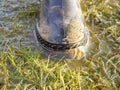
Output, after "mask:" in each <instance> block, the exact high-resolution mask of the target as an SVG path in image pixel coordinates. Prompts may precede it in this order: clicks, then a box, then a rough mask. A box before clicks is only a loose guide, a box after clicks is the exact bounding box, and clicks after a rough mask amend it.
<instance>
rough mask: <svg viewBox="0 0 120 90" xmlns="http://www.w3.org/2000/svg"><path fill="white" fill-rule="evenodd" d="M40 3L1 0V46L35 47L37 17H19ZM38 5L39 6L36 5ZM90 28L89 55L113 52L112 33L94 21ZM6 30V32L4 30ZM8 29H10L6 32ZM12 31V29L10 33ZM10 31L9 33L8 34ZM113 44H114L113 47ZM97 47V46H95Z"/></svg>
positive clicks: (37, 1)
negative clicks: (97, 26)
mask: <svg viewBox="0 0 120 90" xmlns="http://www.w3.org/2000/svg"><path fill="white" fill-rule="evenodd" d="M35 4H38V5H39V4H40V3H39V0H34V1H33V0H0V44H1V45H0V48H1V49H3V47H6V46H7V44H10V45H12V46H13V45H16V46H18V45H19V46H21V45H23V46H26V47H35V46H36V45H35V42H34V38H33V31H34V29H35V25H34V19H35V18H32V19H31V18H30V17H29V18H26V19H24V18H18V15H19V13H20V12H23V11H25V10H27V8H28V7H27V6H30V5H35ZM36 7H37V6H36ZM90 26H91V27H90V28H89V30H90V33H91V42H90V47H91V48H90V50H89V53H87V54H88V56H95V57H99V56H100V55H102V54H104V53H107V54H108V55H109V54H112V53H113V52H112V49H113V47H114V45H113V42H112V40H113V39H112V38H111V36H110V35H107V36H106V37H105V34H106V33H105V32H101V30H99V28H96V27H95V25H94V23H93V24H91V25H90ZM2 31H4V33H3V32H2ZM6 31H9V32H7V33H6ZM10 31H12V32H11V33H10ZM8 33H9V34H8ZM111 45H113V46H112V47H111ZM94 47H95V48H94Z"/></svg>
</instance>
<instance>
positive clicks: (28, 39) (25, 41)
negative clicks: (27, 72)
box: [0, 0, 39, 48]
mask: <svg viewBox="0 0 120 90" xmlns="http://www.w3.org/2000/svg"><path fill="white" fill-rule="evenodd" d="M32 4H39V2H38V0H0V43H1V45H0V48H3V47H2V46H4V44H5V43H6V44H8V43H9V44H11V45H18V44H19V43H21V45H26V46H28V47H31V46H34V42H33V41H34V40H33V31H34V20H32V21H30V20H29V19H28V18H27V19H24V18H18V16H19V13H21V12H23V11H25V10H26V9H27V8H28V7H27V6H29V5H32ZM20 19H21V20H20ZM3 32H6V33H3ZM10 32H11V33H10ZM8 33H9V34H8ZM14 42H15V43H14Z"/></svg>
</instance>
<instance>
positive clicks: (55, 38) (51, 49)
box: [35, 0, 89, 60]
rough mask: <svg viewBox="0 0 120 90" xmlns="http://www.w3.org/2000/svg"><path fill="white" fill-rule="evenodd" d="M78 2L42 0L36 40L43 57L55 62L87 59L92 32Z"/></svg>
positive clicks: (72, 0) (70, 0)
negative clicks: (86, 23) (48, 57)
mask: <svg viewBox="0 0 120 90" xmlns="http://www.w3.org/2000/svg"><path fill="white" fill-rule="evenodd" d="M79 3H80V2H79V0H42V1H41V10H40V15H39V18H37V23H36V31H35V34H36V40H37V42H38V43H39V48H40V49H42V51H43V53H45V54H46V55H47V56H50V57H51V58H53V59H60V58H65V59H77V60H80V59H81V58H82V57H83V56H85V52H86V50H87V48H88V46H89V31H88V29H87V27H86V25H85V23H84V19H83V16H82V12H81V8H80V4H79Z"/></svg>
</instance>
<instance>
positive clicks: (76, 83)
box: [0, 0, 120, 90]
mask: <svg viewBox="0 0 120 90" xmlns="http://www.w3.org/2000/svg"><path fill="white" fill-rule="evenodd" d="M113 2H114V3H113ZM81 5H82V9H83V14H84V16H85V20H86V23H87V25H88V27H89V30H90V33H91V48H90V50H89V53H88V56H87V58H86V59H85V58H84V59H82V60H78V61H76V60H67V61H62V60H59V61H53V60H50V59H49V57H48V58H47V59H45V58H43V57H42V56H41V55H40V53H39V51H38V50H36V49H35V48H32V47H29V46H30V44H29V43H28V44H23V43H24V39H25V37H27V36H28V34H29V32H28V31H26V30H27V29H26V27H25V26H24V25H23V23H21V24H18V25H15V26H13V27H11V31H7V30H5V29H4V28H0V88H1V90H120V1H119V0H108V2H107V0H94V1H93V0H86V1H82V2H81ZM21 8H22V6H21ZM37 8H38V5H32V6H31V5H29V7H27V9H25V10H24V11H21V12H20V13H19V15H18V16H16V19H17V20H16V21H20V20H23V21H24V20H27V21H30V22H32V21H33V20H34V18H35V16H36V15H37V14H38V9H37ZM18 9H20V8H15V9H14V10H18ZM26 16H27V17H26ZM30 17H31V18H30ZM16 21H15V22H16ZM23 30H25V31H23ZM19 35H22V38H18V37H19ZM25 41H26V40H25ZM16 43H17V44H16Z"/></svg>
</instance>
